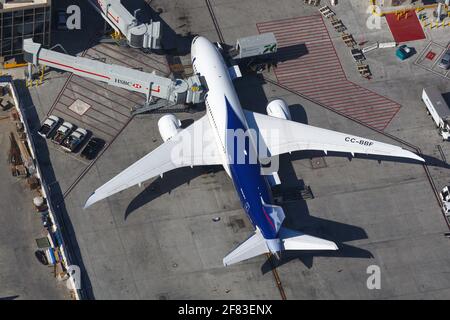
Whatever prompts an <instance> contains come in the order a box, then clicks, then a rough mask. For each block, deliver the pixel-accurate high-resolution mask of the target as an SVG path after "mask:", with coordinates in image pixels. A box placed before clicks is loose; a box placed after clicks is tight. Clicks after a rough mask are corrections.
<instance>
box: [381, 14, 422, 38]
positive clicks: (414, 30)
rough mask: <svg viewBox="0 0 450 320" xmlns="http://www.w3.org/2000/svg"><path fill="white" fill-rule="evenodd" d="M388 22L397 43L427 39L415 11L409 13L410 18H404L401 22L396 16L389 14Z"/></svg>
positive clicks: (387, 16)
mask: <svg viewBox="0 0 450 320" xmlns="http://www.w3.org/2000/svg"><path fill="white" fill-rule="evenodd" d="M386 20H387V23H388V25H389V28H390V29H391V33H392V35H393V36H394V40H395V42H407V41H414V40H422V39H425V38H426V37H425V33H424V32H423V28H422V25H421V24H420V21H419V19H418V18H417V14H416V12H415V11H414V10H411V11H409V12H408V18H407V19H405V16H402V17H401V18H400V20H398V19H397V16H396V15H395V14H393V13H392V14H387V15H386Z"/></svg>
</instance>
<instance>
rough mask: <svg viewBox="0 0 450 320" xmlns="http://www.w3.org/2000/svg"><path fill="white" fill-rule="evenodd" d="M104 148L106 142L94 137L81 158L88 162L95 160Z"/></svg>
mask: <svg viewBox="0 0 450 320" xmlns="http://www.w3.org/2000/svg"><path fill="white" fill-rule="evenodd" d="M104 146H105V141H104V140H102V139H100V138H96V137H93V138H91V140H89V142H88V143H87V145H86V147H84V149H83V151H82V152H81V156H82V157H83V158H86V159H88V160H93V159H95V157H96V156H97V155H98V153H99V152H100V150H101V149H102V148H103V147H104Z"/></svg>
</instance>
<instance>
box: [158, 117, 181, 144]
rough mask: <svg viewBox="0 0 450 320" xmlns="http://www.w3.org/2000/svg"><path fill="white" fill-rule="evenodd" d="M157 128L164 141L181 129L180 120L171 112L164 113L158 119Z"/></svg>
mask: <svg viewBox="0 0 450 320" xmlns="http://www.w3.org/2000/svg"><path fill="white" fill-rule="evenodd" d="M158 129H159V134H160V135H161V138H162V139H163V141H164V142H166V141H168V140H170V139H172V138H173V137H174V136H175V135H176V134H177V133H178V132H180V131H181V121H180V119H178V118H177V117H175V116H174V115H173V114H166V115H165V116H162V117H161V119H159V120H158Z"/></svg>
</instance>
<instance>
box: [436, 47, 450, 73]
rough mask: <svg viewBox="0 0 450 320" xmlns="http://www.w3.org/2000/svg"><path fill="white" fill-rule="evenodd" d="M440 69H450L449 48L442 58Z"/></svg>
mask: <svg viewBox="0 0 450 320" xmlns="http://www.w3.org/2000/svg"><path fill="white" fill-rule="evenodd" d="M439 68H442V69H445V70H448V69H450V48H448V49H447V50H446V51H445V52H444V55H443V56H442V58H441V61H439Z"/></svg>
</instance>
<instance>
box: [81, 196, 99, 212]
mask: <svg viewBox="0 0 450 320" xmlns="http://www.w3.org/2000/svg"><path fill="white" fill-rule="evenodd" d="M95 198H96V197H95V192H92V194H91V195H90V196H89V199H87V201H86V203H85V204H84V207H83V210H86V209H87V208H89V207H90V206H92V205H93V204H94V203H96V202H97V201H99V200H100V199H95Z"/></svg>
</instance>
